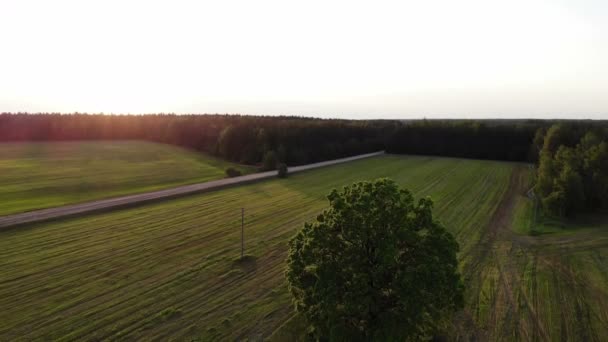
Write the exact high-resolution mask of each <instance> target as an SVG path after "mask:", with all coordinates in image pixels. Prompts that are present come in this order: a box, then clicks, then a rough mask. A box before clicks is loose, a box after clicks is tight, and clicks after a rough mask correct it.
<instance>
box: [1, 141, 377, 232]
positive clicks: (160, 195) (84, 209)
mask: <svg viewBox="0 0 608 342" xmlns="http://www.w3.org/2000/svg"><path fill="white" fill-rule="evenodd" d="M382 154H384V151H380V152H375V153H368V154H362V155H358V156H354V157H348V158H342V159H335V160H329V161H325V162H320V163H314V164H308V165H302V166H295V167H290V168H289V173H290V174H293V173H297V172H302V171H307V170H312V169H317V168H320V167H325V166H330V165H336V164H341V163H346V162H350V161H354V160H359V159H364V158H370V157H375V156H379V155H382ZM276 176H277V171H268V172H260V173H254V174H250V175H245V176H240V177H234V178H225V179H219V180H215V181H210V182H205V183H198V184H191V185H185V186H180V187H176V188H172V189H166V190H159V191H153V192H147V193H143V194H137V195H129V196H122V197H116V198H110V199H105V200H99V201H93V202H88V203H82V204H74V205H67V206H63V207H57V208H49V209H42V210H36V211H30V212H26V213H22V214H15V215H9V216H3V217H0V229H3V228H7V227H11V226H16V225H20V224H25V223H32V222H39V221H44V220H50V219H57V218H61V217H65V216H71V215H77V214H84V213H90V212H94V211H101V210H108V209H115V208H118V207H126V206H132V205H136V204H141V203H145V202H151V201H158V200H162V199H167V198H173V197H178V196H184V195H189V194H193V193H199V192H206V191H212V190H218V189H222V188H226V187H230V186H235V185H241V184H246V183H252V182H256V181H260V180H264V179H269V178H274V177H276Z"/></svg>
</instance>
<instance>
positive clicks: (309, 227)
mask: <svg viewBox="0 0 608 342" xmlns="http://www.w3.org/2000/svg"><path fill="white" fill-rule="evenodd" d="M328 199H329V204H330V207H329V208H328V209H326V210H325V211H323V213H321V214H320V215H319V216H318V217H317V219H316V221H314V222H312V223H306V224H305V225H304V228H303V229H301V230H300V231H299V232H298V233H297V235H296V236H295V237H294V238H293V239H292V240H291V241H290V252H289V257H288V269H287V272H286V276H287V280H288V283H289V288H290V291H291V293H292V295H293V298H294V303H295V307H296V310H297V311H298V312H300V313H301V314H302V315H303V316H304V317H305V318H306V319H307V321H308V323H309V324H310V326H309V332H310V333H311V334H313V335H314V336H316V337H317V338H323V339H329V340H370V339H374V340H396V339H397V340H402V339H404V338H414V339H418V338H424V337H430V336H432V335H433V334H434V333H436V332H437V331H438V330H439V329H440V328H441V327H443V326H444V324H445V323H446V322H448V320H449V318H450V316H451V314H452V313H453V312H454V311H456V310H458V309H459V308H461V307H462V305H463V285H462V281H461V278H460V274H459V272H458V262H457V259H456V253H457V251H458V244H457V242H456V241H455V239H454V238H453V236H452V235H451V234H450V233H448V232H447V231H446V230H445V228H444V227H443V226H442V225H441V224H440V223H439V222H438V221H437V220H435V219H433V216H432V208H433V202H432V201H431V200H430V199H429V198H422V199H420V200H418V201H417V202H416V201H414V197H413V196H412V194H411V193H410V192H409V191H408V190H405V189H400V188H399V187H398V186H397V184H395V182H393V181H392V180H389V179H378V180H375V181H373V182H360V183H355V184H353V185H351V186H347V187H345V188H344V189H343V190H342V191H336V190H334V191H332V192H331V193H330V194H329V196H328Z"/></svg>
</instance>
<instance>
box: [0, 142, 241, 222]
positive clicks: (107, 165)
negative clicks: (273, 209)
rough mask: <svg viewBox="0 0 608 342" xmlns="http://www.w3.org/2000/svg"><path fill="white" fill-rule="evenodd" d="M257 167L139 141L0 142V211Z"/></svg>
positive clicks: (133, 190)
mask: <svg viewBox="0 0 608 342" xmlns="http://www.w3.org/2000/svg"><path fill="white" fill-rule="evenodd" d="M229 166H232V167H235V168H237V169H241V171H243V172H244V173H247V172H252V171H253V169H252V168H249V167H243V166H235V165H232V164H230V163H227V162H224V161H221V160H218V159H215V158H212V157H208V156H204V155H202V154H200V153H195V152H192V151H188V150H185V149H180V148H178V147H173V146H169V145H163V144H156V143H149V142H140V141H122V142H107V141H104V142H101V141H92V142H84V141H77V142H56V143H48V142H44V143H0V203H1V205H0V215H8V214H13V213H19V212H24V211H30V210H34V209H41V208H48V207H56V206H61V205H65V204H72V203H78V202H85V201H90V200H95V199H101V198H106V197H113V196H119V195H125V194H133V193H138V192H146V191H152V190H158V189H162V188H169V187H173V186H177V185H183V184H190V183H198V182H205V181H209V180H212V179H219V178H223V177H225V169H226V168H227V167H229Z"/></svg>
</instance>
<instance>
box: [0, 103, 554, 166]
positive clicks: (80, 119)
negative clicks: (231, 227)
mask: <svg viewBox="0 0 608 342" xmlns="http://www.w3.org/2000/svg"><path fill="white" fill-rule="evenodd" d="M547 125H548V124H547V123H546V122H544V121H538V120H524V121H513V122H510V121H501V120H497V121H493V120H482V121H472V120H419V121H411V122H402V121H397V120H337V119H317V118H305V117H293V116H291V117H285V116H281V117H271V116H249V115H218V114H215V115H172V114H155V115H104V114H79V113H75V114H58V113H47V114H27V113H16V114H11V113H3V114H0V141H65V140H130V139H140V140H148V141H154V142H160V143H167V144H172V145H177V146H183V147H187V148H191V149H195V150H199V151H203V152H206V153H210V154H213V155H215V156H218V157H221V158H224V159H227V160H230V161H234V162H239V163H243V164H252V165H253V164H258V163H260V162H262V160H263V159H264V156H265V155H267V154H268V153H269V152H271V153H274V154H275V155H276V157H277V159H278V160H280V161H281V162H285V163H287V164H288V165H298V164H306V163H311V162H317V161H322V160H328V159H335V158H340V157H345V156H351V155H356V154H361V153H367V152H373V151H378V150H383V149H385V150H387V152H390V153H407V154H421V155H442V156H451V157H464V158H475V159H494V160H510V161H529V160H531V159H530V158H533V154H534V153H533V151H532V150H531V146H532V141H533V139H534V134H535V132H536V130H537V129H538V128H539V127H545V126H547Z"/></svg>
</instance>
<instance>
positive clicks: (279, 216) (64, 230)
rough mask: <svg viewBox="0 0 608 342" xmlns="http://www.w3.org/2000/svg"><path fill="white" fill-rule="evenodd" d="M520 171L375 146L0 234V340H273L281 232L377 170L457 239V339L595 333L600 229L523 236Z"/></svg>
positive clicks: (592, 336) (279, 315)
mask: <svg viewBox="0 0 608 342" xmlns="http://www.w3.org/2000/svg"><path fill="white" fill-rule="evenodd" d="M529 175H530V174H529V171H528V166H526V165H521V164H512V163H503V162H491V161H477V160H462V159H451V158H431V157H407V156H384V157H377V158H372V159H367V160H361V161H356V162H352V163H348V164H343V165H337V166H332V167H328V168H323V169H318V170H314V171H309V172H305V173H302V174H297V175H293V176H290V177H289V178H287V179H276V180H271V181H265V182H260V183H255V184H250V185H246V186H242V187H235V188H230V189H225V190H221V191H217V192H211V193H205V194H200V195H195V196H190V197H185V198H181V199H175V200H171V201H166V202H162V203H155V204H149V205H145V206H141V207H137V208H131V209H123V210H117V211H114V212H108V213H101V214H95V215H88V216H83V217H79V218H71V219H66V220H62V221H55V222H50V223H40V224H34V225H28V226H22V227H19V228H16V229H11V230H6V231H0V251H2V258H1V259H0V307H1V308H2V309H3V310H1V311H0V340H15V339H19V338H20V339H22V340H32V339H34V340H36V339H43V340H48V339H57V340H80V339H87V340H96V339H136V338H138V339H144V340H149V339H157V340H166V339H169V338H174V339H190V338H194V339H199V340H213V339H221V340H234V339H244V338H249V339H253V340H258V339H262V338H266V337H269V336H270V335H271V334H272V333H273V332H275V331H277V330H279V331H280V330H281V327H282V326H283V327H286V326H284V324H285V322H287V321H288V320H290V319H291V318H292V317H293V316H294V314H293V309H292V306H291V304H290V297H289V294H288V292H287V288H286V285H285V281H284V276H283V272H284V269H285V263H284V261H285V257H286V253H287V241H288V239H289V238H290V237H291V236H293V234H294V233H295V231H296V230H297V229H299V228H300V227H301V226H302V223H303V222H304V221H306V220H311V219H313V218H314V217H315V216H316V214H318V213H319V212H320V211H321V210H322V209H323V208H324V207H326V206H327V201H326V200H325V195H326V194H327V193H328V192H329V191H330V190H331V189H332V188H336V187H341V186H343V185H346V184H349V183H352V182H354V181H358V180H367V179H374V178H378V177H391V178H393V179H395V180H396V181H398V182H399V183H400V184H401V185H402V186H405V187H408V188H410V189H411V190H413V191H414V192H415V194H416V195H417V196H427V195H429V196H431V197H432V198H433V199H434V200H435V214H436V215H437V217H438V218H439V219H440V220H441V221H442V222H443V223H444V224H445V225H446V226H447V228H448V229H449V230H450V231H451V232H453V233H454V234H455V236H456V238H457V239H458V241H459V242H460V245H461V252H460V255H459V257H460V260H461V265H462V273H463V276H464V278H465V283H466V286H467V305H466V309H465V310H463V312H462V313H460V314H459V315H458V316H457V317H456V319H455V324H454V328H453V331H452V332H450V333H451V334H452V335H453V336H454V337H456V338H462V339H468V338H471V337H477V338H478V339H480V340H495V339H507V340H509V339H512V340H521V339H527V340H545V339H551V340H559V339H562V338H567V339H579V337H580V336H583V337H588V339H589V340H601V337H603V336H606V335H607V334H608V328H607V327H606V322H608V317H606V312H605V310H606V305H607V303H608V301H607V298H608V297H607V296H608V295H607V294H608V290H607V286H606V284H608V279H607V278H606V277H607V274H608V273H607V270H606V265H607V264H608V263H606V262H603V263H602V260H604V258H605V257H606V256H608V254H606V253H608V250H607V249H606V246H607V244H608V240H607V237H608V236H607V235H606V234H604V233H603V232H604V231H607V230H606V229H604V230H602V227H601V226H598V227H592V228H589V229H587V230H584V231H581V232H587V233H586V234H592V235H586V236H585V235H579V232H578V231H577V232H575V233H563V234H561V233H560V234H559V235H551V234H547V235H537V236H531V235H529V234H528V231H526V229H528V228H521V227H522V226H524V227H529V226H530V224H529V221H530V220H531V215H530V206H529V205H528V204H527V203H526V201H527V200H526V198H525V197H523V194H525V191H526V190H527V187H528V186H529ZM241 208H245V211H246V215H245V221H246V227H245V252H246V254H247V255H248V257H247V258H245V260H244V261H239V260H238V257H239V253H240V234H241V233H240V220H241V217H240V210H241ZM516 231H517V232H516ZM555 239H557V240H555ZM556 241H559V244H557V243H556ZM590 261H593V263H591V262H590ZM288 326H289V325H287V327H288ZM283 329H284V328H283ZM583 329H584V330H585V331H584V333H585V334H586V335H580V334H581V333H582V330H583ZM293 333H294V335H297V334H298V333H299V332H297V331H296V332H293ZM287 335H288V334H283V335H282V336H287Z"/></svg>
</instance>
